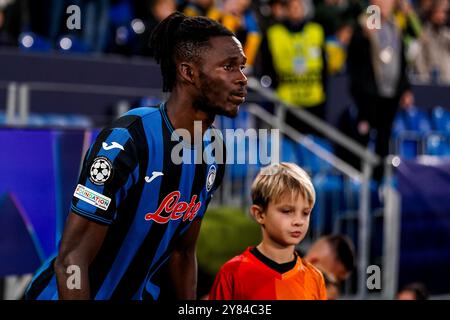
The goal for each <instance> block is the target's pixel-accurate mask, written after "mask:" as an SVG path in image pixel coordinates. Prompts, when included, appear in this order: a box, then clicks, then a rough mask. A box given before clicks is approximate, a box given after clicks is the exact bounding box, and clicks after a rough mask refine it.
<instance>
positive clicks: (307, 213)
mask: <svg viewBox="0 0 450 320" xmlns="http://www.w3.org/2000/svg"><path fill="white" fill-rule="evenodd" d="M303 214H304V215H305V216H309V215H310V214H311V211H309V210H306V211H303Z"/></svg>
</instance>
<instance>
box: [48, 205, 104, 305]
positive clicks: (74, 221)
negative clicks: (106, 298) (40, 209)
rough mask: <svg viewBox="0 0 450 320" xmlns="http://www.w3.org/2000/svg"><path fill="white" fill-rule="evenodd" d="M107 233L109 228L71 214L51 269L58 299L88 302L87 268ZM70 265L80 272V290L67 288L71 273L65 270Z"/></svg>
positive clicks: (89, 297)
mask: <svg viewBox="0 0 450 320" xmlns="http://www.w3.org/2000/svg"><path fill="white" fill-rule="evenodd" d="M107 231H108V226H104V225H100V224H97V223H95V222H91V221H89V220H87V219H85V218H83V217H80V216H79V215H77V214H75V213H73V212H71V213H70V214H69V216H68V219H67V222H66V226H65V229H64V234H63V237H62V240H61V246H60V249H59V253H58V256H57V258H56V261H55V266H54V268H55V274H56V279H57V283H58V294H59V299H61V300H68V299H70V300H72V299H76V300H88V299H91V296H90V286H89V265H90V264H91V262H92V260H94V258H95V256H96V255H97V253H98V251H99V249H100V247H101V246H102V244H103V241H104V239H105V236H106V232H107ZM71 265H76V266H78V267H79V268H80V272H81V274H80V275H81V288H80V289H76V288H73V289H70V288H69V287H68V285H67V280H68V278H69V277H70V276H71V273H67V269H68V267H69V266H71ZM69 283H71V281H69Z"/></svg>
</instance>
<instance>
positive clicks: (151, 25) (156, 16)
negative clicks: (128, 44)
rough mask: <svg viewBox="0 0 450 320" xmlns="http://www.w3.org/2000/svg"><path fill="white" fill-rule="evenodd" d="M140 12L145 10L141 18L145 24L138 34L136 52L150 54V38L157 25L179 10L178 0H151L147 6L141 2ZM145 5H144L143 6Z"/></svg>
mask: <svg viewBox="0 0 450 320" xmlns="http://www.w3.org/2000/svg"><path fill="white" fill-rule="evenodd" d="M140 6H141V8H140V12H145V14H144V15H142V17H141V19H142V20H143V24H144V31H143V32H142V33H141V34H138V35H137V41H136V47H135V49H134V53H135V54H140V55H144V56H150V55H151V51H150V47H149V39H150V35H151V33H152V31H153V30H154V29H155V27H156V26H157V25H158V23H160V22H161V21H163V20H164V19H165V18H167V17H168V16H169V15H171V14H172V13H174V12H175V11H176V10H177V3H176V0H149V1H146V2H145V6H143V4H142V3H141V5H140ZM142 6H143V7H142Z"/></svg>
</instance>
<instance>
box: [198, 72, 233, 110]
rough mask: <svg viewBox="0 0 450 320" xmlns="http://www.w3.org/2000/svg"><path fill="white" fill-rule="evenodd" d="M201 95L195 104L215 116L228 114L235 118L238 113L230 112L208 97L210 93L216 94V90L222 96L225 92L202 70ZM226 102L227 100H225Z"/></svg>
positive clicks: (200, 77)
mask: <svg viewBox="0 0 450 320" xmlns="http://www.w3.org/2000/svg"><path fill="white" fill-rule="evenodd" d="M199 79H200V95H199V96H198V97H197V99H196V100H195V102H194V105H195V106H196V107H197V108H198V109H199V110H202V111H204V112H206V113H208V114H210V115H211V117H212V118H214V116H215V115H221V116H226V117H229V118H235V117H236V116H237V113H234V112H229V111H228V110H226V108H225V107H222V106H220V105H219V104H217V103H216V102H214V101H213V100H212V99H210V98H209V97H208V93H209V94H211V93H212V95H214V92H215V93H216V94H217V95H218V96H220V95H221V94H223V92H220V91H218V89H217V86H214V85H213V83H214V82H213V81H212V80H211V78H210V77H209V76H208V75H207V74H206V73H203V72H200V76H199ZM224 103H225V102H224Z"/></svg>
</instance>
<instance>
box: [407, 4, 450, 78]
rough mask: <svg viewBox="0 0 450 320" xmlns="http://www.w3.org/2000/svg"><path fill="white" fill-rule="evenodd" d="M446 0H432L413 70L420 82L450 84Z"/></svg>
mask: <svg viewBox="0 0 450 320" xmlns="http://www.w3.org/2000/svg"><path fill="white" fill-rule="evenodd" d="M448 8H449V3H448V0H434V1H433V3H432V6H431V8H430V11H429V13H428V18H427V21H426V22H425V26H424V29H423V35H422V37H421V39H420V51H419V54H418V56H417V59H416V61H415V71H416V73H417V75H418V79H419V81H421V82H425V83H433V84H446V85H448V84H450V28H449V27H448V25H447V20H448Z"/></svg>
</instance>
